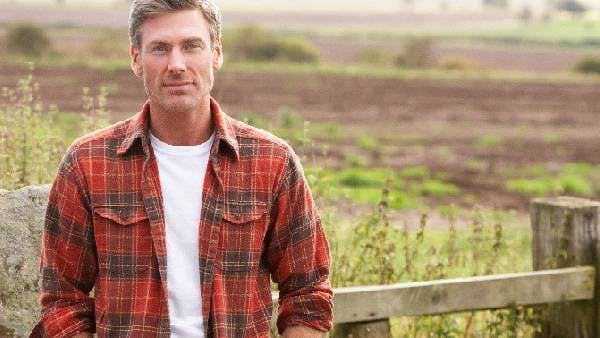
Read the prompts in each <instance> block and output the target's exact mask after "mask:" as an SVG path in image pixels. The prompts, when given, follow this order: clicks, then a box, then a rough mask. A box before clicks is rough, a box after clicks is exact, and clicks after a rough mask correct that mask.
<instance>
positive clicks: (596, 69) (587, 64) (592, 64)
mask: <svg viewBox="0 0 600 338" xmlns="http://www.w3.org/2000/svg"><path fill="white" fill-rule="evenodd" d="M574 69H575V71H576V72H579V73H584V74H600V57H595V56H586V57H584V58H583V59H581V60H579V61H578V62H577V63H576V64H575V67H574Z"/></svg>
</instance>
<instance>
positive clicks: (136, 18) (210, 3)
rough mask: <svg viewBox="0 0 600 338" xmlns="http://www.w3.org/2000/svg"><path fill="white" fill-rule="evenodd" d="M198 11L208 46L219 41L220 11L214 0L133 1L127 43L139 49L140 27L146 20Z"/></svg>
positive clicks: (140, 39)
mask: <svg viewBox="0 0 600 338" xmlns="http://www.w3.org/2000/svg"><path fill="white" fill-rule="evenodd" d="M189 9H199V10H200V11H201V12H202V15H204V18H205V19H206V22H207V23H208V30H209V32H210V46H211V48H214V46H215V41H217V40H220V39H221V10H220V9H219V7H218V6H217V4H216V3H215V1H214V0H133V1H132V2H131V10H130V12H129V41H130V42H131V44H132V45H133V46H134V47H135V48H137V49H138V50H139V49H141V47H142V46H141V44H142V31H141V27H142V24H143V23H144V21H146V20H147V19H148V18H150V17H152V16H155V15H159V14H163V13H172V12H177V11H182V10H189Z"/></svg>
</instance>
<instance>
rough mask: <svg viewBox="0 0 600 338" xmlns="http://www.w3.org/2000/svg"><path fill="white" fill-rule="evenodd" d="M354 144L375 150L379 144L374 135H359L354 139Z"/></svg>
mask: <svg viewBox="0 0 600 338" xmlns="http://www.w3.org/2000/svg"><path fill="white" fill-rule="evenodd" d="M356 145H357V146H358V147H359V148H361V149H364V150H375V149H377V147H378V146H379V142H378V141H377V139H376V138H374V137H371V136H367V135H361V136H359V137H358V138H357V139H356Z"/></svg>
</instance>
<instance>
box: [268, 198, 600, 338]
mask: <svg viewBox="0 0 600 338" xmlns="http://www.w3.org/2000/svg"><path fill="white" fill-rule="evenodd" d="M531 224H532V231H533V243H532V254H533V270H536V271H534V272H527V273H515V274H505V275H491V276H478V277H469V278H455V279H446V280H437V281H428V282H418V283H403V284H395V285H376V286H363V287H350V288H338V289H335V290H334V303H335V307H334V322H335V323H336V324H337V325H336V329H335V332H334V335H333V337H334V338H339V337H340V338H341V337H343V338H347V337H365V338H366V337H387V336H389V333H390V327H389V321H388V319H389V318H391V317H398V316H419V315H436V314H444V313H452V312H463V311H475V310H487V309H502V308H511V307H514V306H528V305H539V304H551V305H550V308H549V309H548V311H544V313H543V318H542V326H541V332H539V333H538V334H536V337H575V338H576V337H586V338H587V337H591V338H600V203H598V202H594V201H590V200H585V199H579V198H572V197H559V198H546V199H536V200H534V201H533V203H532V204H531ZM276 298H277V295H274V301H276ZM276 311H277V310H276V309H275V312H274V314H276ZM275 317H276V315H274V318H275Z"/></svg>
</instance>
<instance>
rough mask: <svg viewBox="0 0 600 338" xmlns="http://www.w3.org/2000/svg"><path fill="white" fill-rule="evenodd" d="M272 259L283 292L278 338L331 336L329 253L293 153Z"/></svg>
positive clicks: (275, 216)
mask: <svg viewBox="0 0 600 338" xmlns="http://www.w3.org/2000/svg"><path fill="white" fill-rule="evenodd" d="M267 259H268V262H269V265H270V270H271V274H272V276H273V280H274V281H275V282H276V283H277V284H278V286H279V316H278V318H277V328H278V330H279V333H280V334H281V333H284V332H285V333H284V336H285V337H288V336H289V337H295V336H296V335H297V334H300V335H301V336H303V337H306V336H307V335H305V333H306V334H308V333H310V332H311V331H312V333H316V332H314V331H317V332H320V335H322V332H326V331H329V330H330V329H331V327H332V321H333V318H332V317H333V315H332V308H333V303H332V294H333V292H332V289H331V287H330V284H329V265H330V258H329V247H328V244H327V240H326V238H325V233H324V231H323V228H322V227H321V221H320V219H319V216H318V214H317V210H316V207H315V204H314V201H313V198H312V196H311V193H310V190H309V188H308V184H307V182H306V179H305V178H304V173H303V171H302V167H301V165H300V162H299V161H298V158H297V157H296V155H295V154H294V153H293V151H292V150H291V149H290V150H289V158H288V163H287V166H286V169H285V171H284V173H283V177H282V179H281V183H280V184H279V189H278V192H277V195H276V197H275V201H274V206H273V209H272V211H271V229H270V238H269V243H268V246H267ZM320 335H318V334H317V335H314V337H320ZM309 337H313V336H309Z"/></svg>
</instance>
